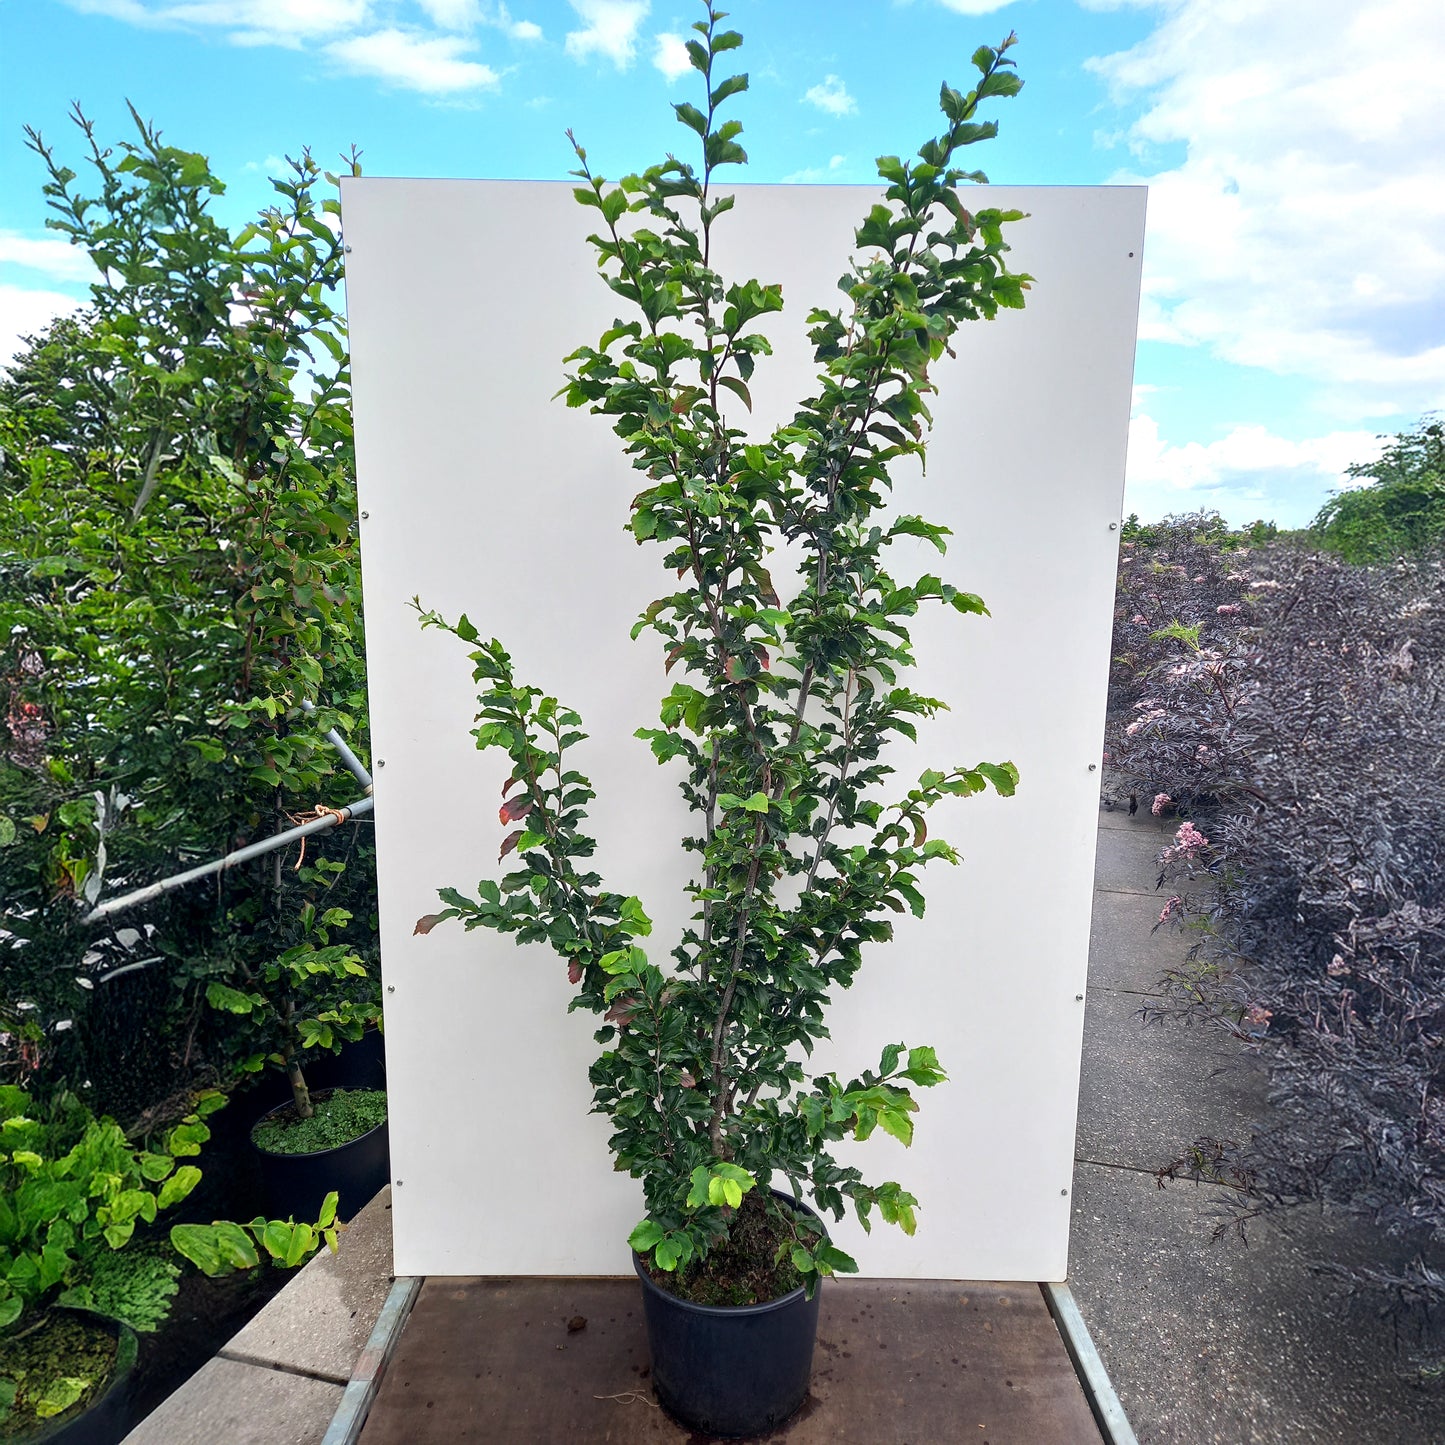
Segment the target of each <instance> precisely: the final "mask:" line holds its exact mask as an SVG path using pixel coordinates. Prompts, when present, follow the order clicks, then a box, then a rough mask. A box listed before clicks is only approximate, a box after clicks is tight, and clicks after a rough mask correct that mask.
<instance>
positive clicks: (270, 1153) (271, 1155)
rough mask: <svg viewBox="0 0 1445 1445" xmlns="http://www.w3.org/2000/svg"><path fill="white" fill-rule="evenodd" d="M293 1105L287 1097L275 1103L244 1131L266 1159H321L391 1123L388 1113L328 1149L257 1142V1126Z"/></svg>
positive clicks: (320, 1090)
mask: <svg viewBox="0 0 1445 1445" xmlns="http://www.w3.org/2000/svg"><path fill="white" fill-rule="evenodd" d="M316 1092H317V1093H318V1094H321V1093H334V1092H335V1090H332V1089H318V1090H317V1091H316ZM373 1092H376V1093H385V1092H386V1091H385V1090H384V1089H378V1090H374V1091H373ZM293 1107H294V1105H293V1103H292V1101H291V1100H290V1099H287V1100H285V1101H283V1102H282V1103H280V1104H277V1105H276V1106H275V1107H274V1108H271V1109H267V1110H266V1112H265V1113H264V1114H260V1115H258V1116H257V1118H256V1121H255V1123H253V1124H252V1125H251V1127H250V1129H249V1130H248V1131H247V1133H246V1142H247V1143H248V1144H249V1145H250V1146H251V1147H252V1148H253V1149H254V1150H255V1151H256V1152H257V1153H258V1154H264V1155H265V1156H266V1157H267V1158H268V1159H322V1158H324V1157H325V1156H326V1155H327V1154H338V1153H340V1152H341V1150H343V1149H350V1148H351V1146H352V1145H353V1144H360V1143H361V1141H362V1140H363V1139H370V1138H373V1137H374V1136H375V1135H377V1134H379V1133H380V1132H381V1131H382V1130H383V1129H385V1128H386V1126H387V1125H388V1124H389V1123H391V1115H390V1113H388V1114H387V1117H386V1118H385V1119H383V1120H382V1121H381V1123H379V1124H373V1125H372V1126H371V1128H370V1129H368V1130H367V1131H366V1133H364V1134H358V1135H357V1136H356V1137H355V1138H354V1139H347V1140H345V1141H344V1142H343V1143H341V1144H333V1145H332V1146H331V1147H330V1148H329V1149H307V1150H305V1151H303V1152H300V1153H298V1152H295V1151H291V1152H288V1151H286V1150H282V1149H268V1148H266V1146H265V1145H264V1144H258V1143H257V1142H256V1140H255V1138H254V1135H255V1131H256V1128H257V1126H258V1125H260V1124H263V1123H265V1121H266V1120H267V1119H269V1118H270V1117H271V1115H272V1114H279V1113H280V1112H281V1111H282V1110H283V1109H290V1108H293ZM389 1107H390V1106H389V1105H388V1108H389Z"/></svg>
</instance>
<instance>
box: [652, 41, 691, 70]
mask: <svg viewBox="0 0 1445 1445" xmlns="http://www.w3.org/2000/svg"><path fill="white" fill-rule="evenodd" d="M655 39H656V41H657V49H656V50H654V51H653V53H652V63H653V65H655V66H656V67H657V69H658V70H660V71H661V72H662V73H663V74H664V75H665V76H666V77H667V78H668V79H669V80H676V79H677V78H678V77H679V76H680V75H686V74H687V73H688V71H689V70H691V69H692V60H691V59H690V58H689V56H688V53H687V41H686V40H685V39H684V38H683V37H682V36H681V35H673V34H671V33H670V32H668V31H664V32H663V33H662V34H661V35H658V36H656V37H655Z"/></svg>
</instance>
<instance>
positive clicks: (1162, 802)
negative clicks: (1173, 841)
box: [1126, 729, 1174, 818]
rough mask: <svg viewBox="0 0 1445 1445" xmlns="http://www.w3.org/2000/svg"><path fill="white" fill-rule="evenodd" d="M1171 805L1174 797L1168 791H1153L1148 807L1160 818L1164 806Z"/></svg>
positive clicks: (1169, 806)
mask: <svg viewBox="0 0 1445 1445" xmlns="http://www.w3.org/2000/svg"><path fill="white" fill-rule="evenodd" d="M1126 731H1127V729H1126ZM1173 806H1174V799H1173V798H1171V797H1170V796H1169V794H1168V793H1155V794H1154V806H1153V807H1152V808H1150V810H1149V811H1150V812H1151V813H1153V814H1154V816H1155V817H1156V818H1162V817H1163V816H1164V810H1165V808H1171V807H1173Z"/></svg>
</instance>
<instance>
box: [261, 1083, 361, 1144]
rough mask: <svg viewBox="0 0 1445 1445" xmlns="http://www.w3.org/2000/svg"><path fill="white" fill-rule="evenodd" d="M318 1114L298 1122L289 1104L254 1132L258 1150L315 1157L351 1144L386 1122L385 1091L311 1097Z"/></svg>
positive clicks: (336, 1091) (350, 1091) (333, 1091)
mask: <svg viewBox="0 0 1445 1445" xmlns="http://www.w3.org/2000/svg"><path fill="white" fill-rule="evenodd" d="M311 1101H312V1103H314V1104H315V1105H316V1112H315V1113H314V1114H313V1115H312V1116H311V1117H310V1118H309V1119H298V1118H297V1117H296V1111H295V1109H294V1108H292V1107H290V1106H289V1105H288V1106H287V1107H286V1108H285V1109H283V1110H281V1111H280V1112H279V1113H276V1114H272V1115H270V1116H269V1117H267V1118H265V1119H263V1120H261V1122H260V1123H259V1124H257V1125H256V1127H255V1128H254V1129H252V1130H251V1138H252V1140H253V1141H254V1143H255V1144H256V1146H257V1148H260V1149H265V1150H267V1151H269V1152H270V1153H272V1154H314V1153H316V1152H317V1151H318V1150H320V1149H335V1148H337V1147H338V1146H340V1145H342V1144H349V1143H351V1141H352V1140H353V1139H359V1138H360V1137H361V1136H362V1135H363V1134H367V1133H370V1131H371V1130H373V1129H375V1128H376V1126H377V1125H378V1124H384V1123H385V1122H386V1091H385V1090H384V1089H329V1090H322V1091H321V1092H319V1093H315V1094H313V1095H312V1096H311Z"/></svg>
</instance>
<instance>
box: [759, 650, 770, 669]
mask: <svg viewBox="0 0 1445 1445" xmlns="http://www.w3.org/2000/svg"><path fill="white" fill-rule="evenodd" d="M758 656H759V657H761V658H762V660H763V671H764V672H771V671H772V668H773V661H772V659H771V658H770V657H769V656H768V649H767V648H766V647H760V648H758Z"/></svg>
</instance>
